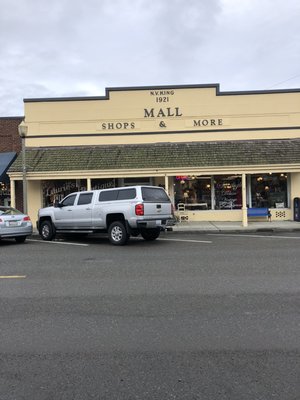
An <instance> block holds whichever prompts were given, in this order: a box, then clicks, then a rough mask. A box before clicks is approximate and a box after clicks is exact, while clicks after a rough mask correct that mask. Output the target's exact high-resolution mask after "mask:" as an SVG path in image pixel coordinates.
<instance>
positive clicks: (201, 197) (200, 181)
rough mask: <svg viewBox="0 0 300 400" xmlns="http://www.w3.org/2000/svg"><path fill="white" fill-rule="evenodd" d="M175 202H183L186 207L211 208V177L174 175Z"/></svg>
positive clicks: (193, 208) (194, 208)
mask: <svg viewBox="0 0 300 400" xmlns="http://www.w3.org/2000/svg"><path fill="white" fill-rule="evenodd" d="M174 194H175V204H176V206H177V205H178V204H180V203H183V204H185V206H186V208H187V209H189V208H190V209H192V210H208V209H211V179H210V177H197V176H176V177H175V188H174Z"/></svg>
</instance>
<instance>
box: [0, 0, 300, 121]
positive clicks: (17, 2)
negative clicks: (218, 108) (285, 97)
mask: <svg viewBox="0 0 300 400" xmlns="http://www.w3.org/2000/svg"><path fill="white" fill-rule="evenodd" d="M0 6H1V8H0V10H1V11H0V116H18V115H23V114H24V106H23V98H35V97H65V96H67V97H68V96H102V95H103V94H104V91H105V88H106V87H120V86H155V85H179V84H206V83H219V84H220V89H221V91H232V90H237V91H238V90H265V89H286V88H300V1H299V0H151V1H149V0H84V1H83V0H51V1H49V0H0Z"/></svg>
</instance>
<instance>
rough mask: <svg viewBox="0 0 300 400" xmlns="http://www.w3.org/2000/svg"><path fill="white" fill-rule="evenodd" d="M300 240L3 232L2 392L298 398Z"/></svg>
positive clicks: (16, 399)
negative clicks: (112, 240) (21, 239)
mask: <svg viewBox="0 0 300 400" xmlns="http://www.w3.org/2000/svg"><path fill="white" fill-rule="evenodd" d="M182 227H183V226H181V228H182ZM299 244H300V232H297V231H288V230H286V231H284V232H272V231H268V230H266V231H256V232H255V233H254V232H242V233H241V232H235V231H231V232H230V233H227V232H225V231H206V232H205V233H201V232H199V231H193V232H189V231H185V232H178V231H177V232H176V231H174V232H165V233H163V234H162V235H161V237H160V238H159V239H158V240H156V241H155V242H145V241H144V240H142V239H140V238H132V239H131V240H130V241H129V243H128V245H127V246H124V247H115V246H111V245H110V244H109V241H108V238H107V237H106V236H105V235H103V236H102V237H101V236H98V237H89V238H87V239H85V240H80V239H75V238H74V239H73V240H64V239H58V240H56V241H53V242H43V241H41V240H39V238H38V237H37V236H34V237H32V238H31V239H29V240H28V241H26V242H25V244H23V245H18V244H16V243H15V242H14V241H4V240H3V241H1V242H0V254H1V260H0V304H1V307H0V399H1V400H27V399H30V400H52V399H60V400H86V399H87V400H89V399H97V400H123V399H124V400H132V399H134V400H135V399H141V400H156V399H157V400H174V399H175V400H253V399H255V400H270V399H272V400H298V398H299V393H300V381H299V376H300V339H299V337H300V335H299V330H300V317H299V309H300V296H299V287H300V263H299V259H300V246H299Z"/></svg>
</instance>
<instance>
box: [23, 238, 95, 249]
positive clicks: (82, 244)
mask: <svg viewBox="0 0 300 400" xmlns="http://www.w3.org/2000/svg"><path fill="white" fill-rule="evenodd" d="M28 241H29V242H38V243H45V244H47V243H48V244H65V245H70V246H85V247H88V246H89V244H87V243H74V242H57V241H52V242H51V241H45V240H35V239H28Z"/></svg>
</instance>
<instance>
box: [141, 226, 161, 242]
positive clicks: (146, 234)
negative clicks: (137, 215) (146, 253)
mask: <svg viewBox="0 0 300 400" xmlns="http://www.w3.org/2000/svg"><path fill="white" fill-rule="evenodd" d="M141 235H142V237H143V238H144V239H145V240H148V241H150V240H155V239H157V238H158V237H159V235H160V229H159V228H152V229H143V230H142V231H141Z"/></svg>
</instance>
